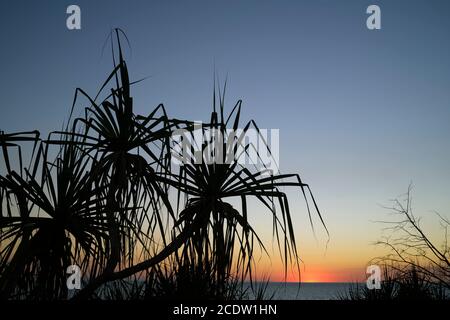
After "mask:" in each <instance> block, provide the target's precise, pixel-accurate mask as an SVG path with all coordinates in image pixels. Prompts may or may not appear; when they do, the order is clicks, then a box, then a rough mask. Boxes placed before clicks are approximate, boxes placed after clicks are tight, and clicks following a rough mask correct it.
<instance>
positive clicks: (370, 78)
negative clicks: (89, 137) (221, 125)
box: [0, 0, 450, 272]
mask: <svg viewBox="0 0 450 320" xmlns="http://www.w3.org/2000/svg"><path fill="white" fill-rule="evenodd" d="M70 4H77V5H79V6H80V8H81V14H82V16H81V17H82V18H81V19H82V20H81V25H82V29H81V30H77V31H70V30H68V29H67V28H66V23H65V20H66V17H67V15H66V13H65V11H66V7H67V6H68V5H70ZM370 4H378V5H379V6H380V8H381V12H382V15H381V19H382V29H381V30H377V31H370V30H368V29H367V28H366V18H367V14H366V13H365V11H366V8H367V6H368V5H370ZM448 12H450V3H449V2H448V1H437V0H433V1H425V0H424V1H401V0H397V1H361V0H358V1H356V0H355V1H353V0H349V1H317V0H315V1H313V0H310V1H252V0H246V1H95V2H94V1H75V2H72V1H71V2H69V1H58V2H55V1H33V2H32V1H6V2H4V3H3V6H2V9H1V11H0V37H1V42H2V45H1V50H0V67H1V73H0V74H1V75H0V93H1V106H0V110H1V111H0V129H1V130H4V131H21V130H27V129H39V130H40V131H41V132H43V133H44V134H46V133H48V132H49V131H51V130H55V129H57V128H59V127H60V126H61V124H62V122H63V120H65V119H66V118H67V115H68V110H69V107H70V105H71V102H72V98H73V93H74V90H75V88H76V87H82V88H83V89H85V90H86V91H87V92H89V93H92V94H94V93H95V92H96V90H97V89H98V88H99V85H100V83H101V82H102V80H104V79H105V76H106V75H107V74H108V72H109V71H110V70H111V59H110V58H111V57H110V53H109V51H108V46H106V49H105V51H104V52H103V54H102V48H103V46H104V43H105V40H106V37H107V35H108V32H109V31H110V29H111V28H114V27H120V28H122V29H123V30H124V31H125V32H126V33H127V36H128V38H129V40H130V42H131V50H129V49H127V50H126V59H127V62H128V66H129V69H130V73H131V77H132V78H133V79H135V80H137V79H140V78H142V77H146V76H148V77H149V78H148V79H147V80H146V81H144V82H142V83H140V84H139V85H137V86H136V87H135V88H134V90H133V94H134V97H135V105H136V112H138V113H142V114H145V113H148V112H150V111H151V110H153V108H154V107H155V106H156V105H158V104H159V103H161V102H162V103H164V104H165V106H166V107H167V108H168V111H169V114H170V115H171V116H173V117H180V118H183V117H185V118H189V119H194V120H207V119H208V113H209V112H210V110H211V101H212V90H213V73H214V70H216V72H217V74H218V77H219V79H221V80H222V81H224V80H225V78H226V77H228V91H227V92H228V93H227V97H226V100H227V101H228V103H229V107H230V108H231V107H232V106H233V105H234V103H235V101H236V100H237V99H242V100H243V107H244V114H243V118H244V119H248V120H249V119H255V120H256V121H257V123H258V124H259V126H260V127H262V128H278V129H280V139H281V149H280V162H281V170H282V171H283V172H298V173H300V174H301V175H302V177H303V178H304V180H305V181H306V182H308V183H310V185H311V187H312V189H313V191H314V193H315V195H316V197H317V200H318V201H319V205H320V207H321V209H322V211H323V213H324V215H325V220H326V222H327V225H328V227H329V229H330V232H331V240H330V243H329V246H328V249H327V250H325V245H324V243H325V241H326V238H325V237H324V235H323V234H319V236H318V239H319V240H318V242H316V240H315V239H314V237H313V236H312V234H311V232H310V228H309V226H308V223H307V220H306V216H305V211H304V208H303V204H302V202H301V199H300V197H297V195H296V194H294V192H289V194H290V195H291V194H292V195H293V196H294V197H295V198H294V200H293V204H294V205H293V206H294V208H295V209H297V210H298V215H297V218H296V221H295V222H297V226H298V230H299V237H300V239H301V245H300V249H302V247H303V250H304V251H303V252H304V260H305V263H306V264H307V265H308V261H310V264H311V265H316V264H317V265H320V264H323V266H322V267H321V268H322V269H324V270H325V271H323V272H332V271H330V270H331V269H332V268H331V267H330V268H329V269H327V267H325V265H334V266H336V265H337V264H339V263H337V262H335V260H336V261H338V260H339V259H338V258H339V257H341V258H340V259H341V260H342V259H343V260H344V262H345V261H352V262H351V263H350V262H349V263H347V267H348V268H350V267H355V268H357V266H359V265H362V264H363V263H365V261H366V260H367V258H370V257H371V256H372V255H373V254H375V253H376V251H375V249H373V247H372V246H370V242H371V241H375V240H377V238H378V237H379V234H380V233H379V229H380V226H379V225H376V224H374V223H373V222H371V221H373V220H382V219H384V218H386V210H385V209H383V208H381V206H380V205H383V204H389V203H388V200H389V199H391V198H393V197H396V196H397V195H400V194H401V193H403V192H405V191H406V190H407V187H408V184H409V183H410V182H413V184H414V186H415V188H414V194H413V195H414V201H415V202H414V205H415V208H416V213H417V214H418V215H423V216H424V217H425V223H427V221H429V228H430V230H433V232H435V231H436V230H437V228H435V226H434V224H433V221H434V217H433V216H432V213H431V211H432V210H437V211H439V212H440V213H442V214H447V215H448V212H449V209H450V200H449V199H450V197H449V196H448V194H449V191H450V188H449V182H450V170H449V163H450V142H449V141H450V126H449V123H450V90H449V85H450V40H449V39H450V37H449V30H450V20H449V19H448ZM426 226H428V225H426ZM260 228H261V229H262V230H265V225H263V224H261V226H260ZM269 231H270V230H269ZM263 232H265V231H263ZM302 244H303V246H302ZM347 256H348V257H347ZM350 256H351V258H349V257H350ZM342 257H344V258H342ZM345 257H347V258H345ZM355 257H356V258H355ZM355 259H356V260H355ZM339 261H340V260H339ZM344 262H342V266H341V265H340V264H339V265H340V268H341V269H342V268H344V267H345V266H344V265H345V263H344ZM350 264H351V266H350ZM318 268H319V267H318ZM326 270H328V271H326ZM361 270H363V268H362V269H361ZM362 272H363V271H362Z"/></svg>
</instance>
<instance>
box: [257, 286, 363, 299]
mask: <svg viewBox="0 0 450 320" xmlns="http://www.w3.org/2000/svg"><path fill="white" fill-rule="evenodd" d="M361 285H363V284H356V283H350V282H341V283H332V282H320V283H319V282H316V283H309V282H308V283H301V284H300V285H299V284H298V283H284V282H270V283H268V284H267V289H266V291H265V295H264V296H265V298H272V299H274V300H337V299H339V297H340V296H343V295H345V294H346V293H348V291H349V289H350V288H355V287H356V286H361ZM259 286H263V284H261V283H258V284H256V287H259ZM248 292H249V298H253V295H252V293H251V290H248Z"/></svg>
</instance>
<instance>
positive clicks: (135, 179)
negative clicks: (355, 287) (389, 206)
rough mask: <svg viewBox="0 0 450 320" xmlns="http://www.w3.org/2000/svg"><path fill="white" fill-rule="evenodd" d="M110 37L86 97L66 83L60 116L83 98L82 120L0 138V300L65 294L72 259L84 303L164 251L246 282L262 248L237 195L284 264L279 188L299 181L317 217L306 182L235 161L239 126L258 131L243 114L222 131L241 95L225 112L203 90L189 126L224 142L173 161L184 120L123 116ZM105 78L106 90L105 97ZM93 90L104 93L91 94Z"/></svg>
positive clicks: (125, 86)
mask: <svg viewBox="0 0 450 320" xmlns="http://www.w3.org/2000/svg"><path fill="white" fill-rule="evenodd" d="M114 35H115V39H116V43H117V46H116V50H115V48H114V45H113V42H114V41H113V37H111V43H112V45H111V47H112V55H113V63H114V69H113V71H112V72H111V73H110V75H109V76H108V77H107V80H106V81H105V82H104V83H103V85H102V86H101V89H100V90H99V94H97V96H96V97H95V98H91V97H90V96H89V95H88V94H87V93H86V92H84V91H83V90H82V89H77V90H76V94H75V99H74V103H73V106H72V110H71V113H70V114H71V117H72V114H73V112H74V109H75V105H76V103H78V101H79V98H80V97H84V98H85V99H87V102H88V105H89V106H88V107H85V108H84V116H82V117H78V118H75V119H74V120H73V121H69V123H68V125H67V126H66V128H65V129H63V130H60V131H55V132H52V133H51V134H50V135H49V137H48V139H46V140H42V139H40V136H39V133H38V132H36V131H33V132H23V133H16V134H5V133H3V132H2V133H1V135H0V144H1V148H2V153H3V159H4V164H5V165H4V166H2V167H0V169H2V170H3V172H1V175H0V195H1V216H0V241H1V248H0V289H1V297H2V298H14V297H16V298H26V299H65V298H66V297H67V287H66V279H67V275H66V273H65V272H66V268H67V267H68V266H69V265H72V264H76V265H78V266H79V267H80V268H81V270H82V274H83V281H84V283H83V288H82V289H81V290H79V292H77V294H76V295H75V296H74V299H89V298H93V297H95V296H96V292H97V291H98V289H99V288H100V287H102V286H104V285H107V284H108V283H111V281H114V280H119V279H125V278H129V277H138V276H139V275H140V274H141V273H142V272H145V271H148V270H149V269H151V268H154V267H155V266H158V265H159V264H161V263H163V262H164V261H165V260H166V259H169V258H170V257H174V256H176V257H178V260H177V261H188V262H189V264H191V265H193V266H192V267H195V268H196V270H197V271H198V272H200V273H202V272H204V273H205V274H208V275H211V276H212V277H213V278H214V283H215V284H217V285H218V286H223V285H224V283H225V281H226V279H228V278H229V277H230V276H231V275H234V276H235V277H238V278H239V279H240V281H244V280H245V279H247V278H250V280H252V278H253V269H254V263H253V254H254V250H255V248H256V247H257V246H259V247H260V248H262V250H265V247H264V244H263V242H262V240H261V239H260V238H259V237H258V234H257V233H256V231H255V230H254V228H253V226H252V225H251V223H250V222H249V219H248V215H249V214H251V213H250V212H249V210H248V208H247V198H249V197H254V198H256V199H257V200H258V201H260V202H261V203H262V204H263V205H264V206H265V207H266V208H267V210H268V211H269V212H270V214H271V216H272V218H273V229H274V235H275V237H276V241H277V244H278V248H279V250H280V253H281V254H282V256H283V257H284V265H285V268H286V269H285V271H287V266H288V264H294V265H297V266H298V260H299V259H298V253H297V248H296V243H295V233H294V227H293V223H292V219H291V211H290V209H289V202H288V199H287V196H286V194H285V193H284V192H283V190H282V189H283V188H284V187H297V188H300V190H301V193H302V194H303V196H304V199H305V201H306V205H307V210H308V214H309V215H310V218H311V212H310V205H309V201H312V203H313V208H314V210H315V211H316V213H317V214H318V216H319V218H320V221H321V223H322V224H323V220H322V216H321V214H320V212H319V209H318V207H317V204H316V201H315V200H314V197H313V196H312V193H311V190H310V189H309V186H308V185H307V184H305V183H303V182H302V180H301V179H300V177H299V176H298V175H296V174H277V173H275V174H271V175H265V174H264V172H263V171H261V170H258V169H256V167H253V168H252V167H246V166H245V165H242V164H240V162H239V161H238V160H239V157H240V156H242V155H243V154H246V153H247V152H248V150H249V149H250V148H252V147H254V146H252V145H251V144H250V143H247V142H245V139H244V136H245V133H246V132H247V131H248V130H249V129H250V128H252V129H254V130H256V131H257V132H259V129H258V127H257V126H256V123H255V122H254V121H250V122H248V123H246V124H245V126H244V128H243V129H242V130H241V131H240V133H239V134H238V135H235V136H230V134H229V131H227V129H233V130H232V132H237V131H238V130H237V129H238V128H239V122H240V114H241V101H239V102H238V103H237V104H236V105H235V107H234V108H233V109H232V111H231V113H230V114H229V116H228V117H227V118H226V119H225V117H224V96H225V93H223V94H221V93H220V91H219V95H218V96H219V97H218V99H217V98H216V91H214V103H213V112H212V115H211V120H210V123H207V124H203V125H202V126H201V130H202V132H203V133H204V132H206V131H211V130H216V131H219V132H220V133H221V134H222V135H223V137H226V138H227V139H228V140H229V141H231V143H227V144H225V142H224V141H225V140H222V141H217V140H205V141H203V142H202V144H201V145H200V150H201V151H202V153H201V154H202V157H203V159H202V160H204V161H201V162H200V163H198V161H194V159H185V160H187V161H185V162H184V163H183V164H182V165H181V166H180V167H179V169H178V170H177V169H175V168H174V166H173V165H172V161H171V158H172V157H173V155H174V146H173V143H172V142H171V139H170V138H171V136H172V135H173V133H174V131H175V130H179V129H182V130H185V131H186V132H187V133H188V134H192V133H193V131H194V130H195V128H196V124H195V123H194V122H193V121H189V120H180V119H173V118H169V117H168V115H167V112H166V110H165V107H164V106H163V105H159V106H158V107H157V108H156V109H154V110H153V111H152V112H151V113H150V114H149V115H148V116H143V115H136V114H135V113H134V112H133V99H132V97H131V93H130V88H131V86H132V84H133V82H130V80H129V76H128V69H127V65H126V63H125V60H124V58H123V55H122V48H121V42H120V38H121V37H124V34H123V32H122V31H121V30H120V29H115V33H114ZM125 38H126V37H125ZM116 53H118V54H117V55H116ZM108 86H111V87H112V88H111V89H110V91H109V93H106V94H105V91H106V88H107V87H108ZM101 94H103V95H105V97H104V98H103V99H102V100H101V102H98V100H99V96H100V95H101ZM216 100H218V101H219V108H220V111H219V112H220V114H219V115H218V114H217V112H216ZM27 142H31V143H32V144H33V149H32V152H31V154H30V155H29V157H30V159H31V160H30V164H29V165H28V167H27V168H25V167H24V166H23V163H22V151H21V148H22V144H23V143H27ZM217 143H221V144H223V145H222V147H223V148H224V149H223V150H227V151H228V152H226V153H224V154H222V155H217V154H214V155H213V157H214V158H215V159H216V160H219V161H213V162H210V161H208V160H209V159H207V158H209V157H210V156H211V153H210V152H209V150H215V148H214V147H215V144H217ZM266 147H267V150H269V152H270V149H269V147H268V146H266ZM190 148H192V149H193V148H194V146H193V145H191V146H190ZM55 149H56V151H55ZM13 151H14V152H15V154H16V155H11V152H13ZM231 151H232V152H231ZM55 153H56V155H55ZM230 154H232V157H231V158H230V156H229V155H230ZM191 156H192V154H191ZM225 157H229V158H225ZM16 158H18V159H19V161H15V159H16ZM52 159H54V160H52ZM197 160H198V159H197ZM17 162H18V163H19V164H18V167H19V168H13V166H12V165H11V163H17ZM171 192H172V193H173V194H176V199H177V200H176V201H175V202H176V207H177V209H176V210H174V209H173V208H172V203H173V202H174V201H173V200H172V201H171V197H170V194H171ZM182 198H185V201H184V203H182V201H181V199H182ZM232 198H237V199H240V203H241V208H240V210H238V209H236V208H234V207H233V206H232V204H231V202H230V201H228V199H232ZM180 207H181V209H180ZM323 225H324V224H323ZM324 227H325V225H324ZM325 229H326V227H325ZM156 243H158V244H161V245H155V244H156ZM180 259H181V260H180ZM219 289H220V288H219Z"/></svg>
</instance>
